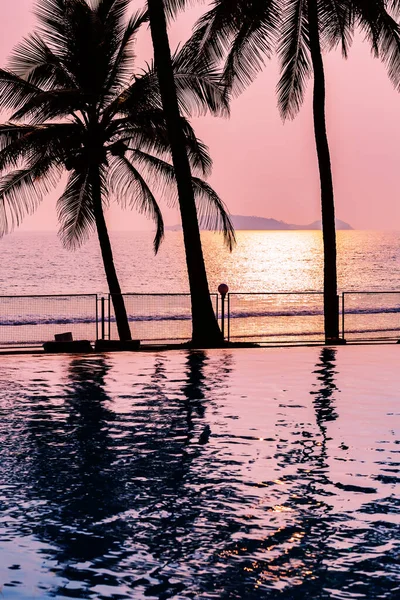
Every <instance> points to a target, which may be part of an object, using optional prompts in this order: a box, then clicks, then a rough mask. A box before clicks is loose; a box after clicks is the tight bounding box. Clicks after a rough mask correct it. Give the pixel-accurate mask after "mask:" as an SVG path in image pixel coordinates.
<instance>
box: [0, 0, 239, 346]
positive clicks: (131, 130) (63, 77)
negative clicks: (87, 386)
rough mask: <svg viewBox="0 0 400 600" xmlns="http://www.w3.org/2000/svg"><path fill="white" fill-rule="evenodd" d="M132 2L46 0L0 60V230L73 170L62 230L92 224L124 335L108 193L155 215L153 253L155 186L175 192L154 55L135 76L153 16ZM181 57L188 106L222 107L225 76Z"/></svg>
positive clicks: (196, 148)
mask: <svg viewBox="0 0 400 600" xmlns="http://www.w3.org/2000/svg"><path fill="white" fill-rule="evenodd" d="M128 4H129V1H128V0H97V1H96V2H89V0H39V1H38V3H37V7H36V16H37V17H38V19H39V25H40V26H39V28H38V29H37V31H35V32H34V33H33V34H31V35H30V36H28V37H27V38H26V39H25V40H24V41H23V42H22V43H21V44H20V45H19V46H17V48H16V49H15V50H14V53H13V55H12V58H11V60H10V64H9V70H0V108H2V109H5V110H9V111H10V110H11V111H12V115H11V117H10V122H9V123H6V124H4V125H0V171H2V172H3V173H5V174H4V175H3V177H2V178H1V179H0V233H3V234H4V233H7V232H8V231H10V230H11V229H12V228H13V227H14V226H15V225H18V224H19V223H20V222H21V220H22V218H23V217H24V216H25V215H26V214H31V213H32V212H33V211H34V210H35V209H36V207H37V206H38V204H39V202H40V201H41V199H42V197H43V195H44V194H46V193H47V192H48V191H49V190H50V188H51V187H53V186H55V185H56V184H57V183H58V181H59V179H60V177H61V175H62V173H63V172H64V171H65V169H66V170H67V171H68V172H69V177H68V182H67V184H66V187H65V190H64V192H63V193H62V195H61V197H60V198H59V200H58V204H57V208H58V216H59V220H60V223H61V227H60V235H61V238H62V240H63V242H64V244H65V245H66V246H67V247H72V248H74V247H76V246H78V245H80V244H81V243H82V242H83V241H84V240H85V239H86V238H87V237H88V235H89V234H90V233H91V232H92V230H93V229H96V231H97V235H98V239H99V243H100V248H101V254H102V259H103V264H104V269H105V273H106V278H107V283H108V287H109V291H110V294H111V297H112V301H113V305H114V311H115V317H116V322H117V328H118V334H119V337H120V339H121V340H129V339H131V332H130V328H129V322H128V316H127V312H126V308H125V303H124V299H123V296H122V294H121V287H120V284H119V281H118V277H117V273H116V269H115V266H114V260H113V253H112V248H111V243H110V239H109V235H108V230H107V226H106V221H105V218H104V208H105V207H107V204H108V202H109V200H110V192H111V193H112V194H113V196H114V197H115V198H116V199H117V200H118V201H119V202H120V203H121V205H122V206H123V207H124V206H125V207H130V208H131V207H134V208H136V209H138V210H139V211H140V212H142V213H144V214H145V215H147V216H149V217H151V218H152V219H154V221H155V223H156V234H155V238H154V249H155V251H156V252H157V250H158V248H159V245H160V243H161V240H162V238H163V235H164V224H163V219H162V215H161V211H160V208H159V206H158V203H157V201H156V198H155V195H154V193H153V191H152V189H151V187H153V186H154V187H153V189H154V190H156V191H157V192H159V193H160V194H161V195H167V196H168V199H169V200H171V201H172V202H174V201H176V198H175V196H176V192H175V171H174V168H173V166H172V165H171V164H170V163H169V162H168V161H169V159H170V144H169V140H168V132H167V126H166V120H165V117H164V113H163V110H162V102H161V97H160V93H159V86H158V81H157V75H156V73H155V70H154V67H153V66H152V65H149V66H148V68H147V69H146V70H145V71H144V72H142V73H140V74H139V75H136V76H132V70H133V59H134V54H133V44H134V42H135V37H136V34H137V32H138V30H139V28H140V27H141V26H142V25H143V24H144V23H146V22H147V20H148V16H147V13H146V12H145V11H139V12H136V13H135V14H133V16H131V18H130V19H127V7H128ZM174 67H175V68H176V72H177V93H178V95H179V97H180V99H181V102H182V103H184V104H185V106H186V107H187V108H188V110H187V112H189V108H190V106H193V104H196V105H197V106H199V107H201V108H202V109H203V110H207V109H209V110H211V111H216V110H217V109H216V105H217V104H218V93H219V95H220V96H222V94H221V91H220V89H219V88H218V86H216V85H215V83H214V82H213V81H212V80H210V81H209V82H207V77H206V75H205V74H204V73H203V74H202V75H201V77H200V78H198V77H197V75H196V74H195V73H194V71H193V70H191V69H190V66H189V65H187V64H186V63H184V62H183V61H182V59H181V58H180V56H179V54H178V55H177V56H175V57H174ZM199 80H200V82H199ZM196 82H197V83H196ZM208 89H210V90H211V91H210V92H209V93H208V95H207V90H208ZM179 123H180V126H181V128H182V131H183V143H184V145H185V149H186V151H187V155H188V159H189V161H190V164H191V166H192V168H193V169H194V171H195V172H196V173H198V174H207V173H208V172H209V171H210V168H211V159H210V156H209V154H208V150H207V148H206V147H205V146H204V145H203V144H202V143H201V142H200V141H199V140H198V139H197V138H196V136H195V133H194V131H193V129H192V127H191V125H190V123H189V121H188V120H187V118H186V117H185V116H181V117H180V121H179ZM191 186H192V187H193V190H194V194H195V195H196V199H197V200H198V201H199V203H200V211H202V212H201V213H200V214H201V215H202V217H203V219H205V220H207V221H208V223H210V222H211V223H213V225H214V226H215V228H219V227H220V226H221V227H222V229H223V231H224V234H225V238H226V241H227V243H228V244H231V243H232V238H233V229H232V225H231V223H230V220H229V217H228V216H227V214H226V212H225V209H224V205H223V203H222V201H221V200H220V198H219V197H218V195H217V194H216V193H215V192H214V190H213V189H212V188H211V187H210V186H209V185H208V184H207V183H205V182H204V181H203V180H202V179H199V178H198V177H193V178H192V179H191Z"/></svg>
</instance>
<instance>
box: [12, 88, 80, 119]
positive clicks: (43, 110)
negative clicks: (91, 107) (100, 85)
mask: <svg viewBox="0 0 400 600" xmlns="http://www.w3.org/2000/svg"><path fill="white" fill-rule="evenodd" d="M88 101H89V97H88V96H86V95H85V94H82V93H81V92H80V91H79V90H75V89H63V90H49V91H46V92H42V93H41V94H37V95H35V96H34V97H33V98H32V99H31V100H27V101H26V102H25V103H24V105H23V106H21V108H19V109H18V110H17V111H15V112H14V113H13V115H12V116H11V120H13V121H19V120H22V119H27V118H29V120H30V121H31V123H41V122H43V121H47V120H52V119H57V118H64V117H68V116H71V115H73V113H74V112H75V111H81V110H85V108H86V107H87V104H88Z"/></svg>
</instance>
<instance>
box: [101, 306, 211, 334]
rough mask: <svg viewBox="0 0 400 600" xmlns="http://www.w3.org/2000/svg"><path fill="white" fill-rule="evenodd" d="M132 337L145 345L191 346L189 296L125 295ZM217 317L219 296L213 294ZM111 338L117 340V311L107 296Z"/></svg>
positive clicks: (108, 327)
mask: <svg viewBox="0 0 400 600" xmlns="http://www.w3.org/2000/svg"><path fill="white" fill-rule="evenodd" d="M122 296H123V298H124V302H125V307H126V311H127V313H128V320H129V324H130V328H131V334H132V337H133V338H134V339H138V340H140V341H141V342H142V343H145V344H146V343H147V344H150V343H157V342H162V343H174V342H178V343H179V342H180V343H184V342H188V341H190V339H191V337H192V312H191V301H190V294H123V295H122ZM211 298H212V302H213V306H214V310H215V314H216V315H217V316H218V311H219V304H220V303H219V298H218V294H211ZM108 306H109V320H108V326H107V328H106V329H107V332H108V338H109V339H112V340H115V339H118V332H117V327H116V323H115V314H114V308H113V304H112V301H111V296H110V295H109V296H108Z"/></svg>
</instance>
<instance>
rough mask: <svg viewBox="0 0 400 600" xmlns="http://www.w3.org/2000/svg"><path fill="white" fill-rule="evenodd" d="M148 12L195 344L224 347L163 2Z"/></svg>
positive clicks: (151, 0)
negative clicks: (176, 191)
mask: <svg viewBox="0 0 400 600" xmlns="http://www.w3.org/2000/svg"><path fill="white" fill-rule="evenodd" d="M148 9H149V16H150V28H151V36H152V40H153V48H154V60H155V65H156V69H157V74H158V80H159V85H160V92H161V98H162V103H163V108H164V114H165V119H166V123H167V128H168V136H169V141H170V144H171V151H172V160H173V164H174V169H175V176H176V182H177V186H178V196H179V208H180V213H181V220H182V229H183V238H184V244H185V253H186V263H187V270H188V276H189V286H190V294H191V302H192V327H193V331H192V342H193V344H195V345H198V346H214V345H218V344H220V343H221V342H222V341H223V340H222V334H221V331H220V329H219V326H218V323H217V319H216V317H215V313H214V309H213V306H212V302H211V298H210V292H209V287H208V281H207V274H206V269H205V264H204V257H203V250H202V246H201V239H200V230H199V224H198V219H197V211H196V203H195V197H194V192H193V186H192V176H191V171H190V164H189V160H188V156H187V152H186V141H185V136H184V132H183V129H182V123H181V115H180V112H179V104H178V98H177V93H176V87H175V80H174V72H173V66H172V59H171V50H170V46H169V40H168V32H167V23H166V18H165V11H164V2H163V0H148Z"/></svg>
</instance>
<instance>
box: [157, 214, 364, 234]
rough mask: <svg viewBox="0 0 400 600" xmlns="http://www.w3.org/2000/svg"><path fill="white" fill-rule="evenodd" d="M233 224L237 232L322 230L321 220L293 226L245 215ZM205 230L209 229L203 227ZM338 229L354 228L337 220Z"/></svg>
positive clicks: (234, 217) (236, 217)
mask: <svg viewBox="0 0 400 600" xmlns="http://www.w3.org/2000/svg"><path fill="white" fill-rule="evenodd" d="M231 219H232V223H233V226H234V228H235V229H236V230H237V231H240V230H275V231H277V230H278V231H279V230H281V231H294V230H318V229H321V220H318V221H314V222H313V223H310V224H309V225H293V224H291V223H285V222H284V221H277V220H276V219H266V218H265V217H254V216H252V217H249V216H244V215H231ZM166 229H167V230H169V231H181V229H182V227H181V226H180V225H170V226H167V227H166ZM201 229H203V230H207V229H210V228H209V227H201ZM336 229H338V230H339V229H344V230H351V229H353V227H352V226H351V225H349V224H348V223H345V222H344V221H341V220H340V219H336Z"/></svg>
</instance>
